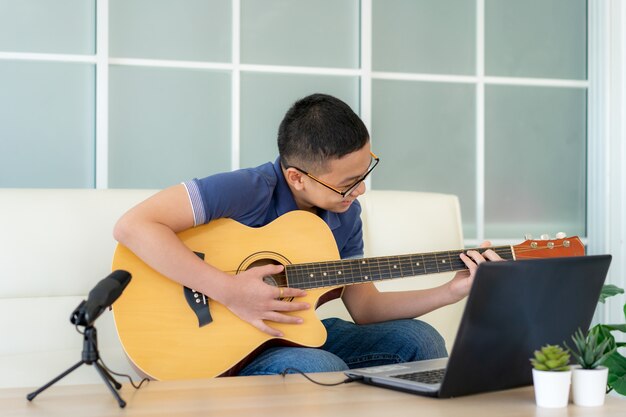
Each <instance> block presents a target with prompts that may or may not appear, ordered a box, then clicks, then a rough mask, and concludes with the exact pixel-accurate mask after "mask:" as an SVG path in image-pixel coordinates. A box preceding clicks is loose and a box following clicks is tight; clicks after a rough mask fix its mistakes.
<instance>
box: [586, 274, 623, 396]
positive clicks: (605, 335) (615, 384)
mask: <svg viewBox="0 0 626 417" xmlns="http://www.w3.org/2000/svg"><path fill="white" fill-rule="evenodd" d="M621 294H624V290H623V289H622V288H619V287H617V286H615V285H611V284H606V285H604V287H603V288H602V293H601V294H600V300H599V301H600V302H601V303H605V302H606V299H607V298H610V297H614V296H621ZM615 298H618V297H615ZM623 311H624V319H625V320H626V304H624V307H623ZM591 331H592V332H594V333H597V335H598V341H602V340H605V339H608V340H609V347H610V348H611V349H613V353H612V354H611V355H609V357H608V358H607V359H606V361H605V362H604V366H606V367H607V368H609V378H608V385H609V391H611V390H615V392H617V393H619V394H621V395H626V356H625V355H624V354H623V353H621V352H620V349H621V350H622V352H624V349H625V348H626V342H620V341H618V340H616V337H615V336H614V335H613V334H612V333H614V332H620V333H625V334H626V321H625V322H623V323H614V324H603V323H600V324H597V325H595V326H594V327H593V328H592V329H591Z"/></svg>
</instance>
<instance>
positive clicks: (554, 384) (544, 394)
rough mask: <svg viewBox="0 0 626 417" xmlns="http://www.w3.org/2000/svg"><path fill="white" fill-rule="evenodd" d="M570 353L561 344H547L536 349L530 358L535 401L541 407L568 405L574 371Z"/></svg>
mask: <svg viewBox="0 0 626 417" xmlns="http://www.w3.org/2000/svg"><path fill="white" fill-rule="evenodd" d="M569 360H570V355H569V353H567V351H566V350H564V349H563V348H562V347H561V346H559V345H546V346H543V347H542V348H541V350H536V351H535V357H534V358H531V359H530V363H531V364H532V365H533V385H534V386H535V402H536V403H537V405H538V406H539V407H547V408H560V407H566V406H567V402H568V400H569V388H570V382H571V379H572V371H571V370H570V367H569Z"/></svg>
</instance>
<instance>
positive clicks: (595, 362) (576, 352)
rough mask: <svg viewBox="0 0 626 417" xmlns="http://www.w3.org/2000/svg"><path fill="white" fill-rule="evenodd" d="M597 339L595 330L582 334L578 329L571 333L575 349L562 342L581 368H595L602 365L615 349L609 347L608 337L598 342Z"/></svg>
mask: <svg viewBox="0 0 626 417" xmlns="http://www.w3.org/2000/svg"><path fill="white" fill-rule="evenodd" d="M598 339H599V336H598V332H597V331H595V330H591V331H589V332H587V334H586V335H584V334H583V332H582V330H580V329H578V330H577V331H576V332H575V333H574V334H573V335H572V340H573V341H574V348H575V349H572V348H571V347H569V346H568V345H567V343H565V342H563V344H564V345H565V347H566V348H567V350H569V353H570V354H571V355H572V356H573V357H574V360H575V361H576V362H577V363H578V364H579V365H580V366H581V367H582V368H583V369H595V368H597V367H598V366H600V365H602V364H603V363H604V361H606V360H607V358H608V357H609V356H610V355H612V354H613V352H614V351H615V348H612V349H611V348H609V344H610V342H611V340H610V339H604V340H602V341H600V342H599V341H598Z"/></svg>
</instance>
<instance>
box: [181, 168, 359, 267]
mask: <svg viewBox="0 0 626 417" xmlns="http://www.w3.org/2000/svg"><path fill="white" fill-rule="evenodd" d="M184 185H185V187H187V192H188V193H189V198H190V200H191V205H192V208H193V213H194V224H195V225H196V226H197V225H201V224H205V223H208V222H209V221H211V220H214V219H219V218H222V217H227V218H231V219H233V220H236V221H238V222H239V223H242V224H245V225H246V226H250V227H260V226H265V225H266V224H268V223H270V222H272V221H273V220H275V219H276V218H278V217H280V216H282V215H283V214H285V213H288V212H290V211H292V210H298V207H297V205H296V201H295V200H294V198H293V194H292V193H291V190H290V189H289V186H288V185H287V182H286V181H285V177H284V176H283V172H282V169H281V167H280V162H279V159H276V161H275V162H274V163H273V164H272V163H270V162H268V163H265V164H263V165H260V166H258V167H256V168H247V169H240V170H237V171H232V172H225V173H221V174H215V175H211V176H209V177H206V178H202V179H197V178H195V179H193V180H191V181H187V182H185V183H184ZM318 214H319V216H320V217H321V218H322V219H323V220H324V221H325V222H326V224H327V225H328V227H329V228H330V230H331V231H332V233H333V235H334V237H335V241H336V242H337V248H338V249H339V254H340V256H341V258H344V259H345V258H353V257H359V256H363V229H362V223H361V217H360V215H361V205H360V204H359V202H358V201H355V202H354V203H352V205H351V206H350V208H349V209H348V210H347V211H345V212H344V213H333V212H330V211H327V210H321V209H320V210H318Z"/></svg>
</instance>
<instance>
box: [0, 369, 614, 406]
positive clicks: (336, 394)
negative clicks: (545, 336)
mask: <svg viewBox="0 0 626 417" xmlns="http://www.w3.org/2000/svg"><path fill="white" fill-rule="evenodd" d="M314 377H315V378H316V379H317V380H320V381H323V382H337V381H340V380H342V379H343V376H342V374H337V373H327V374H315V375H314ZM31 391H33V390H32V389H27V388H10V389H0V416H2V417H13V416H46V417H55V416H58V417H68V416H80V417H100V416H127V417H131V416H142V417H149V416H163V417H165V416H168V417H175V416H190V417H199V416H203V417H204V416H220V417H228V416H237V417H244V416H245V417H257V416H271V417H281V416H289V417H308V416H311V417H313V416H315V417H320V416H342V417H343V416H359V417H367V416H371V417H387V416H390V417H393V416H411V417H415V416H463V417H466V416H468V417H471V416H480V417H491V416H494V417H495V416H498V417H500V416H503V415H506V416H520V417H521V416H545V417H558V416H626V398H624V397H617V396H613V395H609V396H608V397H607V399H606V400H607V401H606V404H605V405H604V406H603V407H594V408H584V407H577V406H574V405H573V404H570V405H569V406H568V407H567V408H562V409H544V408H538V407H536V406H535V402H534V394H533V388H532V387H524V388H518V389H513V390H507V391H499V392H492V393H486V394H479V395H471V396H466V397H460V398H454V399H446V400H440V399H433V398H426V397H420V396H415V395H411V394H406V393H402V392H397V391H392V390H388V389H383V388H377V387H372V386H368V385H364V384H361V383H358V382H354V383H350V384H344V385H340V386H336V387H323V386H318V385H314V384H313V383H311V382H309V381H307V380H305V379H304V378H303V377H302V376H300V375H287V376H286V377H285V378H283V377H281V376H256V377H237V378H218V379H208V380H192V381H169V382H150V383H149V384H147V385H145V384H144V386H143V387H142V388H141V389H140V390H138V391H137V390H135V389H133V388H132V387H131V386H130V385H128V384H125V385H124V387H123V388H122V390H121V391H120V393H121V395H122V397H123V398H124V399H125V400H126V402H127V403H128V404H127V406H126V408H123V409H121V408H119V407H118V404H117V402H116V401H115V399H114V398H113V396H112V395H111V393H110V392H109V391H108V389H107V388H106V387H105V385H104V384H96V385H81V386H53V387H51V388H49V389H48V390H47V391H44V392H43V393H41V394H40V395H39V396H38V397H37V398H35V399H34V400H33V401H32V402H29V401H27V400H26V394H27V393H29V392H31Z"/></svg>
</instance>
